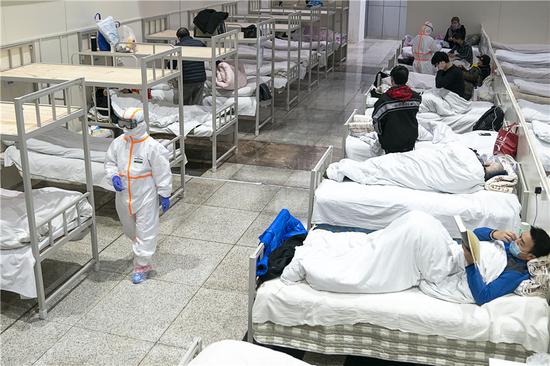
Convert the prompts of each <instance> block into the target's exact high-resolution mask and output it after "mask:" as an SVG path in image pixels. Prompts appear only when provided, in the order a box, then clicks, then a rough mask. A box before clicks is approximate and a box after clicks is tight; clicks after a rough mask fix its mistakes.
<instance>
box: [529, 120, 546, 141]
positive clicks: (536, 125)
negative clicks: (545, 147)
mask: <svg viewBox="0 0 550 366" xmlns="http://www.w3.org/2000/svg"><path fill="white" fill-rule="evenodd" d="M531 125H532V126H533V132H534V133H535V136H537V137H538V138H539V139H540V140H542V141H544V142H547V143H549V144H550V124H549V123H544V122H540V121H533V122H532V123H531Z"/></svg>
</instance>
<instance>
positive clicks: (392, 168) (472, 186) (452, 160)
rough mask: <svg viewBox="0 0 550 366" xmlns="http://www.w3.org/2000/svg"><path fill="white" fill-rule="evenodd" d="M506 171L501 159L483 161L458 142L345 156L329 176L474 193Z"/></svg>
mask: <svg viewBox="0 0 550 366" xmlns="http://www.w3.org/2000/svg"><path fill="white" fill-rule="evenodd" d="M506 174H507V172H506V170H505V169H504V167H503V166H502V165H501V164H500V163H499V162H493V163H490V164H487V163H483V162H481V161H480V159H479V158H478V156H477V154H476V153H475V152H474V151H473V150H471V149H469V148H468V147H466V146H464V145H462V144H460V143H456V142H451V143H448V144H441V145H440V146H437V147H436V148H434V149H417V150H412V151H407V152H404V153H392V154H386V155H382V156H377V157H374V158H371V159H368V160H365V161H356V160H351V159H342V160H340V161H339V162H336V163H332V164H330V165H329V167H328V169H327V176H328V178H329V179H332V180H335V181H338V182H341V181H343V180H344V178H346V177H347V178H349V179H351V180H352V181H354V182H357V183H361V184H370V185H391V186H399V187H405V188H411V189H419V190H425V191H436V192H444V193H473V192H476V191H479V190H482V189H483V187H484V184H485V182H486V181H487V180H489V179H490V178H492V177H494V176H496V175H506Z"/></svg>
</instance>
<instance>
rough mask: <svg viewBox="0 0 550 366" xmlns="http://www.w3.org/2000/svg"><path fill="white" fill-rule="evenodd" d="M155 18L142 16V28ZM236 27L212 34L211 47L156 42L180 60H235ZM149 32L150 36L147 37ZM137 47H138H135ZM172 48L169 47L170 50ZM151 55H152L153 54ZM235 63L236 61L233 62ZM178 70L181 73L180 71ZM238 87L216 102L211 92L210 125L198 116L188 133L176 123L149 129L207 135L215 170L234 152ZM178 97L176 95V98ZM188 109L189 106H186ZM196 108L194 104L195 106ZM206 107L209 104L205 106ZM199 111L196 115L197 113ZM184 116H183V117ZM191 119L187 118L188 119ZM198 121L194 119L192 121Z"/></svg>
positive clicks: (147, 27) (123, 54)
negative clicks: (224, 142) (223, 146)
mask: <svg viewBox="0 0 550 366" xmlns="http://www.w3.org/2000/svg"><path fill="white" fill-rule="evenodd" d="M157 22H158V19H157V18H156V17H155V18H147V19H144V20H143V29H144V30H152V29H154V25H155V24H157ZM161 24H164V25H167V24H168V23H167V21H166V22H163V23H161ZM168 31H170V32H172V31H171V30H164V31H162V32H168ZM175 35H176V31H173V33H171V39H172V40H175V38H176V37H175ZM237 35H238V32H237V31H229V32H226V33H223V34H220V35H216V36H213V37H212V39H211V42H210V47H188V46H180V47H175V46H172V45H169V44H166V45H164V44H157V46H155V47H158V48H160V49H163V47H164V48H165V49H167V50H166V51H165V52H181V60H182V61H203V62H208V63H209V64H210V65H215V64H216V62H217V61H221V60H233V61H237V59H238V57H237ZM150 36H152V37H150ZM144 37H145V38H146V39H148V40H156V41H159V40H160V41H162V39H156V38H155V37H154V35H152V34H148V33H145V34H144ZM146 47H147V48H145V47H142V50H143V52H145V51H146V50H149V51H153V50H154V49H153V45H152V44H149V45H147V46H146ZM138 49H139V48H138ZM170 50H171V51H170ZM117 56H118V57H132V56H134V57H135V55H132V54H126V53H119V54H118V55H117ZM152 56H153V55H151V57H152ZM168 59H171V60H174V57H171V58H168ZM235 63H236V62H235ZM180 74H181V73H180ZM212 82H213V84H212V85H215V75H212ZM178 92H180V93H182V89H181V88H178ZM237 92H238V91H237V90H235V92H234V94H233V95H232V97H233V99H229V100H227V99H226V100H225V101H226V103H223V104H219V103H217V102H216V96H214V95H213V96H212V101H211V103H210V108H209V109H210V112H209V113H210V119H211V121H210V122H209V125H206V124H204V123H199V122H200V121H202V119H199V120H198V121H193V125H197V126H196V127H195V128H193V129H192V131H188V135H187V134H186V133H185V129H184V128H183V131H178V128H177V126H160V127H159V128H154V129H152V132H154V133H158V134H161V133H168V134H174V133H175V134H176V135H178V132H180V134H181V136H182V137H184V136H186V135H187V136H188V137H193V138H195V137H197V138H204V137H208V138H209V139H210V141H211V148H212V170H213V171H216V169H217V167H218V166H219V164H220V163H221V162H223V161H224V160H226V159H227V158H228V157H229V156H231V155H232V154H233V153H235V152H236V150H237V146H238V118H237V112H236V111H237V110H238V98H237ZM178 99H179V98H178ZM179 100H181V103H180V104H181V105H182V110H183V109H184V107H183V100H182V99H179ZM187 109H189V107H188V108H187ZM194 109H197V108H194ZM204 109H208V108H204ZM193 115H194V116H196V117H198V116H200V115H204V113H200V111H197V113H194V114H193ZM197 115H198V116H197ZM184 119H185V118H182V120H184ZM189 122H190V121H189ZM195 122H197V123H195ZM199 125H202V126H199ZM231 129H233V141H232V144H231V146H230V147H229V148H228V150H227V151H226V152H224V153H223V154H221V155H220V156H219V157H218V140H219V136H221V135H225V134H227V133H228V132H229V131H230V130H231Z"/></svg>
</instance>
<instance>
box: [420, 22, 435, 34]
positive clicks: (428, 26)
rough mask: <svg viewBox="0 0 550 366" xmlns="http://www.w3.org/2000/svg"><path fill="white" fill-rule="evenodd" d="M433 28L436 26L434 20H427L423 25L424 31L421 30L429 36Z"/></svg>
mask: <svg viewBox="0 0 550 366" xmlns="http://www.w3.org/2000/svg"><path fill="white" fill-rule="evenodd" d="M433 30H434V26H433V24H432V22H430V21H427V22H425V23H424V25H423V26H422V31H421V32H422V33H424V34H426V35H428V36H429V35H430V34H432V32H433Z"/></svg>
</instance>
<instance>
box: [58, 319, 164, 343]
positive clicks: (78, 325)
mask: <svg viewBox="0 0 550 366" xmlns="http://www.w3.org/2000/svg"><path fill="white" fill-rule="evenodd" d="M72 328H77V329H83V330H87V331H89V332H94V333H99V334H109V335H112V336H115V337H120V338H126V339H130V340H132V341H138V342H147V343H153V344H154V343H155V342H156V341H155V342H154V341H150V340H147V339H141V338H135V337H129V336H127V335H120V334H116V333H112V332H109V331H105V330H97V329H93V328H89V327H87V326H84V325H81V324H75V325H73V326H72V327H71V329H72ZM64 336H65V334H64V335H63V337H64ZM63 337H61V338H63ZM61 338H60V340H61ZM56 343H57V342H56Z"/></svg>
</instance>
